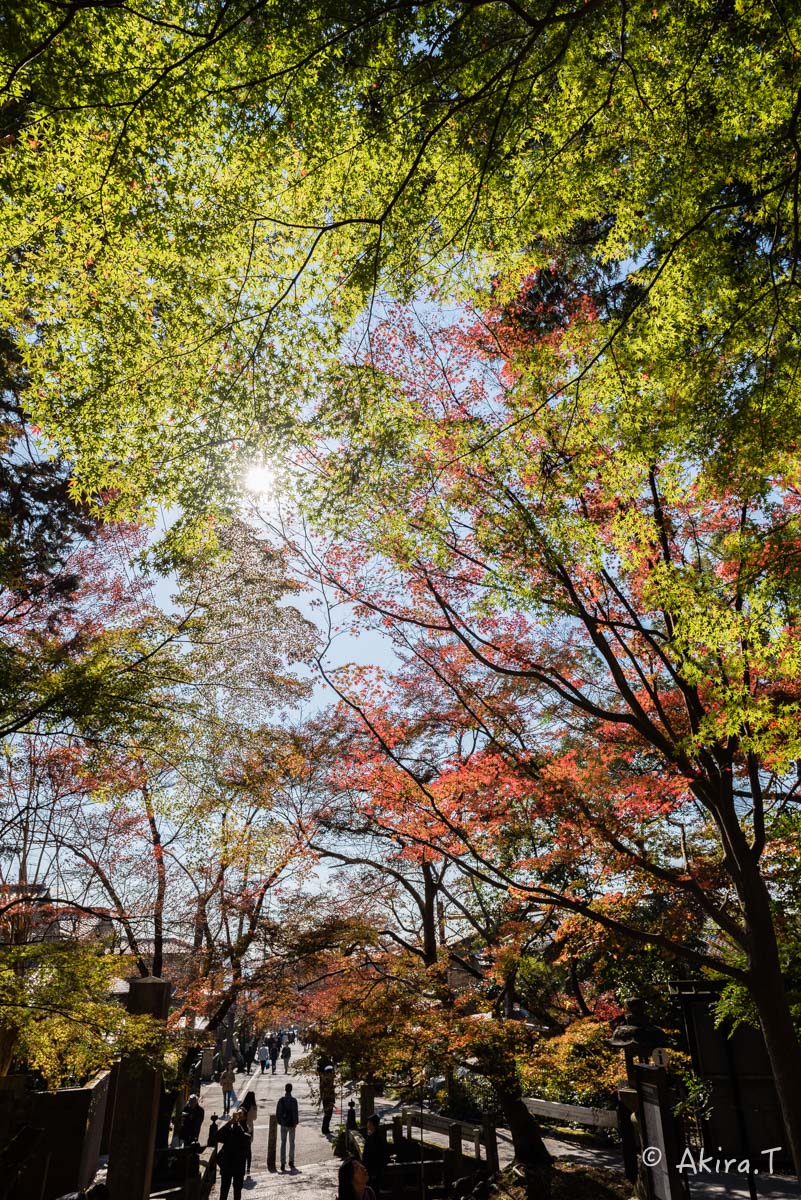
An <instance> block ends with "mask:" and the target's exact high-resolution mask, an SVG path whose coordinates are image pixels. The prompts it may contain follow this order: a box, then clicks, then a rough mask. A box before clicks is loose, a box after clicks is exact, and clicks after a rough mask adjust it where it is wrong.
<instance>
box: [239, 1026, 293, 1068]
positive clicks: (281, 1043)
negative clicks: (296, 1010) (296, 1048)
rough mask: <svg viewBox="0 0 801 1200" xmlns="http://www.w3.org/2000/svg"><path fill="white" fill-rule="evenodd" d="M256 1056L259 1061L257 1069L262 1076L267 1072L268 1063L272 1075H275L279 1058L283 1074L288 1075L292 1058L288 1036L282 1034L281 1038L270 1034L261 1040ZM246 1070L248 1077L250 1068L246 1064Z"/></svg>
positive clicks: (278, 1035)
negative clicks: (258, 1068)
mask: <svg viewBox="0 0 801 1200" xmlns="http://www.w3.org/2000/svg"><path fill="white" fill-rule="evenodd" d="M293 1040H294V1038H293ZM256 1056H257V1058H258V1060H259V1067H260V1068H261V1074H262V1075H264V1074H265V1072H266V1070H267V1063H268V1062H269V1063H270V1065H271V1067H272V1073H273V1075H274V1074H275V1069H276V1067H277V1065H278V1059H279V1057H280V1059H281V1061H282V1062H283V1064H284V1074H285V1075H287V1074H288V1073H289V1060H290V1058H291V1057H292V1046H291V1044H290V1040H289V1035H288V1034H283V1036H282V1035H281V1034H275V1033H271V1034H270V1036H269V1037H266V1038H264V1039H263V1041H262V1043H261V1045H260V1046H259V1048H258V1050H257V1051H256ZM246 1069H247V1073H248V1075H249V1074H250V1066H248V1065H247V1063H246Z"/></svg>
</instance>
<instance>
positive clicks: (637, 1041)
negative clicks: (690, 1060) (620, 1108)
mask: <svg viewBox="0 0 801 1200" xmlns="http://www.w3.org/2000/svg"><path fill="white" fill-rule="evenodd" d="M666 1040H667V1034H666V1033H665V1031H664V1030H663V1029H660V1028H659V1026H658V1025H652V1024H651V1023H650V1021H649V1020H648V1018H647V1016H646V1015H645V1003H644V1001H643V1000H642V999H641V998H640V997H639V996H632V998H631V999H630V1000H628V1001H627V1002H626V1007H625V1016H624V1019H623V1021H622V1023H621V1024H620V1025H618V1027H617V1029H616V1030H615V1032H614V1033H613V1034H612V1036H611V1037H610V1038H609V1039H608V1044H609V1045H610V1046H614V1048H615V1049H616V1050H622V1051H623V1053H624V1055H625V1058H626V1080H627V1082H628V1085H629V1087H634V1064H635V1062H648V1061H649V1059H650V1057H651V1055H652V1054H653V1052H654V1050H656V1049H657V1047H659V1046H664V1044H665V1041H666Z"/></svg>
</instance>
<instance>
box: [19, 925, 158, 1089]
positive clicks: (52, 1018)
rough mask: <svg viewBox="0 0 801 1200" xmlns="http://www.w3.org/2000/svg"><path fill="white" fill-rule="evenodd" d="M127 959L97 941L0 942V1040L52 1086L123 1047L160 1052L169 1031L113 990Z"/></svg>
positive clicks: (79, 1078) (94, 1067)
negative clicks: (132, 1011)
mask: <svg viewBox="0 0 801 1200" xmlns="http://www.w3.org/2000/svg"><path fill="white" fill-rule="evenodd" d="M126 966H128V964H127V962H126V960H125V959H121V958H119V957H118V956H116V955H108V954H104V953H103V951H102V948H101V947H99V946H97V945H93V944H92V943H91V942H84V943H78V944H75V943H73V944H58V943H50V944H47V943H39V944H35V945H26V946H4V947H2V948H0V1014H2V1035H1V1036H0V1044H2V1046H3V1049H4V1050H5V1047H6V1043H7V1042H8V1043H10V1044H11V1045H12V1046H13V1059H12V1061H14V1062H16V1064H17V1067H18V1069H24V1070H26V1071H28V1072H32V1073H33V1074H34V1075H35V1076H37V1077H38V1078H39V1079H40V1080H41V1081H42V1083H43V1084H44V1085H45V1086H46V1087H48V1088H55V1087H62V1086H65V1085H73V1086H75V1085H80V1084H83V1083H85V1082H86V1081H87V1080H88V1079H90V1078H91V1077H92V1076H93V1075H94V1074H96V1073H97V1072H98V1071H99V1070H101V1069H103V1068H104V1067H108V1066H110V1065H111V1063H112V1062H113V1061H114V1059H116V1058H117V1057H118V1056H119V1055H120V1054H121V1053H125V1052H127V1051H134V1050H136V1051H139V1052H145V1053H147V1054H154V1055H158V1054H159V1053H160V1050H161V1048H162V1041H163V1032H162V1031H160V1030H159V1028H158V1027H157V1024H156V1023H154V1022H153V1021H152V1019H151V1018H149V1017H132V1016H129V1015H128V1013H127V1012H126V1011H125V1008H124V1007H123V1006H122V1004H121V1003H120V1002H119V1000H118V999H117V998H116V997H114V996H113V995H112V994H111V988H112V985H113V984H114V983H115V982H116V981H117V980H118V979H119V975H120V972H125V970H126Z"/></svg>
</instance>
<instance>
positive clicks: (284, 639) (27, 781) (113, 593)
mask: <svg viewBox="0 0 801 1200" xmlns="http://www.w3.org/2000/svg"><path fill="white" fill-rule="evenodd" d="M64 503H65V505H67V507H69V501H68V499H67V497H66V496H65V497H64ZM90 525H91V533H92V539H91V541H89V542H88V543H87V542H86V541H83V542H81V541H80V540H79V541H78V542H77V544H76V545H72V544H70V542H69V541H68V540H67V544H66V546H65V545H63V544H62V545H59V546H58V547H57V550H58V553H57V554H56V553H55V551H54V559H55V564H56V571H55V572H54V577H55V578H56V580H57V581H60V580H61V579H62V578H65V579H67V580H68V581H69V583H68V586H66V587H59V586H54V587H50V580H49V578H45V584H44V585H42V586H40V579H39V577H37V576H36V575H34V574H32V572H31V571H30V570H28V571H27V572H25V571H21V572H19V573H18V575H17V576H16V577H15V578H14V581H13V589H12V588H11V587H9V588H8V589H7V590H6V592H5V593H4V596H5V599H6V601H7V610H6V614H7V616H8V614H11V616H8V620H7V622H6V625H5V627H4V633H5V634H6V637H7V641H8V643H9V644H10V645H11V647H12V648H13V651H14V654H15V662H16V663H18V664H19V673H20V675H22V674H24V673H25V672H28V674H29V675H30V674H32V673H33V672H34V671H37V672H41V670H42V663H41V661H40V660H39V659H38V658H37V655H39V654H41V653H42V650H43V645H44V639H45V638H47V639H48V640H49V644H50V645H51V646H52V647H53V651H52V657H51V662H50V664H48V666H49V668H50V670H51V672H52V673H53V674H55V673H56V672H61V673H62V674H63V673H64V672H66V671H69V670H70V668H72V669H73V683H74V680H76V679H77V683H74V686H73V687H72V688H71V690H67V689H66V688H63V687H61V689H60V690H58V689H57V688H56V687H54V686H53V684H52V683H51V678H50V677H48V679H47V683H48V686H49V687H50V689H51V690H50V692H49V693H46V694H47V696H48V699H47V701H46V703H44V704H42V705H40V706H39V707H38V708H37V707H34V706H30V705H29V706H28V708H27V709H26V708H24V707H23V706H21V705H18V708H17V709H16V711H15V712H14V719H13V720H10V721H9V725H8V729H7V730H6V731H5V732H6V736H5V739H4V744H3V751H4V753H3V759H2V763H3V775H2V779H0V885H1V886H0V928H2V931H3V935H4V938H3V940H4V941H5V942H6V943H7V945H6V947H5V948H4V949H3V950H2V952H1V953H2V958H3V971H4V979H5V980H6V982H7V984H8V987H6V989H5V991H4V996H3V1001H2V1003H3V1014H4V1017H3V1028H4V1041H3V1054H2V1070H3V1071H4V1072H5V1071H7V1070H8V1069H9V1068H10V1066H11V1064H12V1062H13V1061H14V1059H15V1056H16V1058H17V1061H27V1062H28V1064H29V1065H30V1066H31V1067H35V1066H36V1063H38V1062H39V1058H37V1056H36V1055H33V1056H32V1055H31V1053H30V1050H31V1042H30V1037H29V1036H28V1035H27V1034H26V1032H25V1031H26V1029H28V1027H29V1025H30V1021H31V1020H32V1019H33V1018H34V1017H35V1015H36V1012H37V1011H38V1009H39V1008H41V1005H42V1003H44V1001H42V1000H41V997H39V998H38V999H37V995H38V992H39V990H40V984H42V986H44V984H45V983H46V984H47V988H49V989H50V990H49V991H48V993H47V994H48V996H49V997H50V998H49V1000H48V1001H47V1003H49V1004H50V1005H51V1007H52V1006H53V1005H55V1004H56V1001H55V1000H54V999H53V996H54V995H55V991H54V990H53V989H54V988H55V985H56V981H57V978H58V976H59V974H61V975H63V982H64V991H63V992H61V993H59V995H60V996H61V1000H60V1002H59V1003H60V1004H61V1009H60V1011H59V1014H58V1015H59V1019H60V1020H62V1021H63V1022H66V1025H64V1026H63V1028H62V1026H61V1025H59V1031H60V1032H59V1033H58V1037H56V1036H55V1027H54V1038H55V1042H54V1043H53V1045H52V1046H51V1045H50V1043H48V1046H49V1047H50V1050H52V1054H50V1050H49V1051H48V1054H50V1060H49V1066H48V1076H47V1077H48V1079H49V1080H50V1081H51V1082H52V1081H53V1080H54V1079H56V1078H57V1077H60V1078H63V1077H64V1072H66V1073H67V1075H69V1074H70V1072H76V1071H77V1070H78V1067H79V1064H80V1063H81V1062H84V1063H85V1064H91V1063H96V1062H98V1061H99V1058H103V1056H105V1059H106V1060H108V1059H110V1057H112V1056H113V1055H114V1054H115V1053H117V1052H119V1047H120V1046H122V1045H125V1044H128V1043H127V1042H126V1041H125V1031H126V1029H127V1026H125V1025H124V1023H123V1024H122V1025H120V1022H119V1021H117V1020H116V1013H117V1009H116V1006H115V1004H114V1002H113V1001H112V1000H111V998H110V997H106V999H103V995H104V992H103V981H105V982H106V985H107V984H108V979H109V978H110V977H111V976H112V975H113V974H114V972H115V971H116V972H119V973H122V974H125V973H127V972H129V971H130V970H131V969H132V968H134V969H135V970H137V971H138V972H139V973H140V974H141V975H147V974H157V975H160V974H162V971H165V973H167V974H169V976H170V977H172V978H173V980H174V982H175V983H176V985H177V987H178V999H179V1004H178V1011H176V1013H175V1014H174V1017H173V1025H176V1026H177V1025H179V1024H180V1023H181V1021H182V1020H185V1021H187V1022H188V1023H189V1024H190V1025H191V1024H192V1023H193V1022H192V1019H191V1018H192V1014H197V1013H201V1014H202V1015H203V1016H204V1017H205V1018H206V1019H207V1020H208V1023H209V1027H210V1028H212V1029H214V1028H215V1027H216V1026H217V1025H218V1024H220V1022H222V1021H223V1020H224V1019H225V1017H226V1014H227V1012H228V1011H229V1010H230V1008H231V1006H232V1005H233V1004H235V1002H236V1000H237V997H238V995H239V993H240V992H241V991H242V989H243V987H244V985H245V983H246V982H247V974H248V972H249V971H250V970H252V967H253V960H254V957H255V958H256V961H258V953H259V952H260V951H263V949H264V944H265V937H266V936H267V934H269V932H270V931H271V929H272V925H273V922H272V918H270V917H269V914H268V913H267V911H266V904H267V902H268V899H269V897H270V895H271V894H272V890H273V889H274V888H275V885H276V883H277V881H278V880H279V879H283V878H284V877H285V876H286V875H287V874H288V873H289V872H290V871H294V872H295V873H296V874H297V872H298V870H299V868H298V865H297V862H296V858H297V856H298V851H299V850H302V845H299V842H298V836H297V832H296V831H295V830H294V829H293V828H292V827H291V826H290V825H288V824H287V823H286V822H285V821H284V820H283V819H282V818H281V816H280V804H281V798H280V783H281V773H280V771H279V767H278V765H277V764H278V763H279V762H281V761H282V756H284V757H286V756H287V755H288V754H289V750H290V749H291V737H290V736H289V732H288V730H286V731H285V730H284V729H283V728H282V726H281V720H282V719H283V718H282V715H281V714H280V713H279V715H278V719H277V720H274V721H273V724H272V725H271V724H270V716H271V714H273V716H274V715H275V712H276V710H277V709H278V706H279V705H283V706H285V707H284V713H285V712H286V706H287V705H288V704H291V703H294V702H295V701H296V700H297V699H298V698H299V697H301V696H303V695H304V694H305V692H306V691H307V690H308V683H306V682H304V681H303V680H302V679H301V678H299V677H298V675H297V673H296V669H295V664H296V663H297V662H298V660H299V659H301V660H302V658H303V657H304V655H307V654H308V652H309V649H310V646H311V644H312V638H311V631H310V627H309V625H308V623H307V622H306V621H305V620H304V619H303V618H302V617H301V616H300V614H299V613H298V611H297V610H296V609H295V608H294V607H293V606H291V605H288V604H286V603H284V601H285V600H286V599H288V598H289V597H290V596H291V594H292V592H293V590H294V585H293V584H292V583H291V581H290V580H289V579H288V577H287V575H286V572H285V564H284V561H283V558H282V556H281V555H280V554H278V553H277V552H274V551H273V550H271V549H270V548H269V547H268V546H266V545H265V544H264V543H263V542H261V541H259V540H257V539H255V537H254V536H253V534H252V532H248V531H247V530H246V528H245V527H244V526H243V525H235V524H234V525H231V526H229V527H227V528H226V529H221V530H220V531H219V535H218V538H217V546H218V552H217V554H216V556H215V558H214V559H213V561H209V560H207V559H206V558H205V557H203V556H198V557H196V559H194V560H191V561H187V562H186V563H185V565H184V570H183V573H182V576H181V579H180V580H179V587H178V594H177V597H176V602H177V608H176V611H175V612H174V613H172V614H168V613H166V612H164V611H163V610H161V609H159V608H158V607H157V606H156V605H155V604H154V603H153V600H152V597H151V595H150V591H149V586H148V581H147V580H146V579H145V578H144V577H143V576H142V575H141V574H140V573H138V571H137V567H136V565H135V559H136V557H137V556H138V555H139V553H140V551H141V549H142V547H143V539H142V538H141V535H140V533H139V531H137V530H131V529H126V528H121V527H119V526H111V525H108V526H104V527H98V526H97V525H96V524H95V523H94V522H91V523H90ZM68 531H69V526H68V525H67V526H66V530H65V537H67V536H68ZM115 551H116V556H115ZM12 617H13V620H12ZM121 651H122V652H121ZM75 660H77V666H75ZM128 675H130V680H129V679H128ZM121 676H122V680H121ZM33 677H34V678H37V676H36V675H34V676H33ZM38 686H39V688H40V690H41V691H42V692H44V690H45V689H44V687H43V685H42V684H41V683H39V684H38ZM65 695H66V696H67V700H66V701H65V700H64V696H65ZM78 699H79V700H80V703H78V702H77V700H78ZM256 747H258V752H257V750H256ZM284 775H285V776H287V777H288V776H291V770H290V769H289V768H287V770H286V771H285V772H284ZM9 947H14V949H13V950H12V949H9ZM70 951H73V952H74V953H73V955H72V957H71V958H70V957H69V952H70ZM45 958H47V959H48V961H52V970H51V969H50V968H48V970H47V971H45V970H44V968H43V967H42V962H43V960H44V959H45ZM98 958H99V959H100V960H101V961H99V962H98V961H96V960H97V959H98ZM59 964H61V965H62V966H63V968H64V969H63V970H61V967H60V966H59ZM82 970H83V972H84V976H85V978H84V982H83V983H82V984H81V985H80V986H78V985H77V984H76V980H77V978H78V976H80V975H81V971H82ZM12 983H13V984H14V986H15V987H16V988H17V991H16V993H14V994H13V995H12V991H13V989H12V990H9V989H11V988H12ZM93 987H97V988H99V989H100V995H99V996H98V997H96V1000H97V1004H98V1005H100V1008H98V1009H97V1010H93V1011H96V1015H97V1014H98V1013H100V1010H101V1009H102V1006H103V1004H108V1005H110V1006H111V1007H110V1012H111V1017H114V1019H113V1020H112V1019H111V1017H109V1019H108V1020H105V1019H104V1020H100V1016H98V1020H97V1022H96V1025H97V1029H96V1030H95V1032H94V1033H93V1032H92V1027H91V1023H90V1025H89V1026H88V1027H87V1026H86V1022H85V1021H82V1019H81V1017H80V1006H81V1004H82V1003H83V1000H84V998H85V994H86V991H87V990H91V989H92V988H93ZM46 990H47V989H46ZM70 990H72V991H73V992H74V993H75V995H74V1000H73V1001H69V1000H68V997H69V994H70ZM106 990H107V987H106ZM101 1015H102V1014H101ZM106 1015H107V1016H108V1014H106ZM70 1022H71V1023H72V1025H73V1026H77V1027H79V1029H78V1032H79V1033H81V1036H80V1037H78V1036H77V1035H76V1033H75V1030H74V1029H73V1032H72V1033H71V1034H70V1032H69V1030H70V1027H71V1026H70ZM135 1025H136V1023H135V1022H134V1023H133V1026H132V1028H133V1027H134V1026H135ZM115 1030H116V1033H115V1032H114V1031H115ZM112 1034H113V1035H114V1036H113V1037H112V1036H111V1035H112ZM59 1038H61V1039H62V1043H63V1044H61V1043H59V1045H60V1049H58V1050H56V1049H55V1048H54V1047H55V1043H56V1042H58V1041H59ZM70 1038H73V1039H74V1040H75V1046H74V1047H73V1049H74V1053H72V1052H71V1051H69V1046H68V1044H67V1043H69V1041H70ZM98 1038H99V1042H97V1039H98ZM93 1039H94V1040H93ZM96 1042H97V1044H95V1043H96ZM115 1046H116V1049H115ZM68 1051H69V1052H68ZM42 1053H43V1054H44V1051H43V1052H42ZM70 1054H71V1057H70ZM59 1063H60V1064H61V1065H60V1066H58V1064H59ZM69 1064H71V1066H69ZM68 1067H69V1070H68ZM87 1069H88V1068H87ZM60 1072H61V1074H60Z"/></svg>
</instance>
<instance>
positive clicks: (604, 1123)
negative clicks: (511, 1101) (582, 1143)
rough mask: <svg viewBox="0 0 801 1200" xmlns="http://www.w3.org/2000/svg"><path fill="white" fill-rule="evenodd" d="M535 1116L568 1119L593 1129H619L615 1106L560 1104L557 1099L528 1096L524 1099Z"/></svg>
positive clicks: (550, 1119)
mask: <svg viewBox="0 0 801 1200" xmlns="http://www.w3.org/2000/svg"><path fill="white" fill-rule="evenodd" d="M524 1103H525V1105H526V1108H527V1109H528V1111H529V1112H530V1113H531V1114H532V1115H533V1116H535V1117H546V1118H547V1119H548V1120H549V1121H567V1122H568V1123H569V1124H570V1125H587V1126H589V1127H590V1128H591V1129H617V1112H616V1111H615V1110H614V1109H613V1108H585V1107H584V1105H582V1104H558V1103H557V1102H556V1101H555V1100H540V1099H538V1098H537V1097H534V1096H527V1097H526V1098H525V1101H524Z"/></svg>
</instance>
